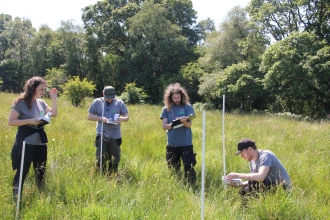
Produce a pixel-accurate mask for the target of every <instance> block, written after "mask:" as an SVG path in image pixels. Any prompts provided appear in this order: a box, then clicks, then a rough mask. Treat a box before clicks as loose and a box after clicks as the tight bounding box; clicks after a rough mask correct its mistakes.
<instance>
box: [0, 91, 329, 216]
mask: <svg viewBox="0 0 330 220" xmlns="http://www.w3.org/2000/svg"><path fill="white" fill-rule="evenodd" d="M16 96H17V95H13V94H1V96H0V108H1V109H7V111H1V112H0V142H1V143H2V146H1V149H2V150H1V152H0V160H1V162H2V165H1V166H0V176H1V179H0V182H1V184H0V207H1V209H0V216H1V218H2V219H14V218H15V210H16V204H15V203H13V201H12V179H13V176H14V172H13V171H12V167H11V159H10V152H11V148H12V145H13V142H14V139H15V135H16V131H17V127H11V126H8V125H7V123H8V122H7V117H8V112H9V106H11V103H12V100H13V99H14V98H15V97H16ZM45 101H46V102H47V103H49V104H50V103H51V100H50V99H45ZM92 101H93V99H92V98H90V99H88V103H90V102H92ZM58 106H59V114H58V116H57V117H55V118H52V120H51V123H50V124H49V125H47V126H46V127H45V130H46V133H47V135H48V140H49V143H48V161H47V172H46V188H45V190H43V191H38V189H37V187H36V186H35V182H34V175H33V174H34V172H33V168H32V166H31V170H30V172H29V175H28V177H27V179H26V181H25V183H24V188H23V197H22V203H21V205H20V216H19V217H20V219H118V220H119V219H155V220H156V219H192V220H194V219H200V216H201V193H200V192H193V191H191V190H189V189H188V188H186V186H185V185H184V183H183V181H181V180H178V178H177V177H176V175H174V174H173V173H172V172H170V170H168V168H167V163H166V159H165V146H166V138H165V131H163V130H162V127H161V121H160V120H159V114H160V112H161V109H162V106H155V105H128V106H127V107H128V109H129V116H130V118H131V120H130V121H128V122H125V123H122V124H121V128H122V135H123V144H122V146H121V149H122V152H121V156H122V158H121V162H120V164H119V173H118V175H117V176H114V175H112V176H107V177H105V176H100V175H99V173H97V172H96V170H95V168H94V159H95V147H94V146H93V142H94V140H95V122H91V121H88V120H87V119H86V111H87V108H88V106H86V105H85V106H84V108H75V107H74V106H72V105H71V103H70V102H69V101H66V100H65V99H62V97H60V98H59V99H58ZM196 114H197V117H196V118H195V119H194V121H193V126H192V132H193V143H194V150H195V151H196V153H197V165H196V171H197V177H198V178H197V183H198V184H199V186H201V185H200V184H201V174H202V112H201V111H198V110H196ZM144 115H147V116H148V120H146V118H145V117H143V116H144ZM222 119H223V118H222V112H221V111H207V112H206V124H205V128H206V133H205V134H206V138H205V161H204V162H205V171H206V172H205V186H204V187H205V188H204V189H205V193H204V196H205V197H204V215H205V219H220V220H222V219H224V220H226V219H249V220H250V219H251V220H254V219H320V220H323V219H324V220H326V219H329V218H330V214H329V213H330V208H329V198H330V185H329V184H325V182H327V181H328V180H329V178H330V170H329V160H330V155H329V153H328V151H329V149H328V143H329V139H330V133H329V129H330V123H329V122H320V123H316V122H313V123H311V122H305V121H296V120H287V119H284V118H281V117H274V116H260V115H258V116H254V115H234V114H227V113H226V115H225V128H224V129H225V130H224V131H225V137H222V136H221V131H222V127H221V121H222ZM242 137H250V138H252V139H254V140H255V141H256V142H257V146H258V148H260V149H269V150H271V151H273V152H274V153H275V154H276V155H277V156H278V158H279V159H280V160H281V162H282V163H283V165H284V166H285V167H286V168H287V170H288V172H289V174H290V177H291V180H292V183H293V186H294V189H293V192H292V193H291V194H289V195H287V194H284V193H283V190H282V189H280V190H279V191H278V192H277V193H276V194H267V195H266V196H264V197H260V198H252V199H251V200H250V201H249V203H248V205H249V206H248V209H245V210H243V209H242V208H241V205H240V201H241V198H240V196H239V194H238V189H235V188H229V187H227V188H224V187H223V185H222V183H221V176H222V174H223V169H224V164H225V165H226V173H229V172H242V173H243V172H249V167H248V163H247V162H246V161H245V160H244V159H242V158H241V157H239V156H235V155H234V153H235V152H236V150H237V141H238V140H240V139H241V138H242ZM223 141H224V144H225V149H226V151H225V155H223V151H222V143H223ZM223 156H225V158H226V160H225V161H224V160H223ZM311 164H312V166H311ZM200 189H201V188H200Z"/></svg>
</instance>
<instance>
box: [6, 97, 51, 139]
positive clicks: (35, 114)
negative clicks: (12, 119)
mask: <svg viewBox="0 0 330 220" xmlns="http://www.w3.org/2000/svg"><path fill="white" fill-rule="evenodd" d="M47 107H48V105H47V104H46V102H45V101H44V100H42V99H36V101H35V102H32V105H31V109H28V106H27V104H26V103H25V101H24V100H21V101H19V102H18V103H16V104H14V105H13V106H12V108H13V109H15V110H16V111H17V112H18V114H19V116H18V119H20V120H24V119H30V118H39V117H40V115H41V114H43V115H45V112H46V109H47ZM31 127H34V126H31ZM24 141H25V142H26V144H31V145H40V144H44V143H42V142H41V139H40V134H39V132H36V133H34V134H33V135H31V136H28V137H27V138H25V140H24Z"/></svg>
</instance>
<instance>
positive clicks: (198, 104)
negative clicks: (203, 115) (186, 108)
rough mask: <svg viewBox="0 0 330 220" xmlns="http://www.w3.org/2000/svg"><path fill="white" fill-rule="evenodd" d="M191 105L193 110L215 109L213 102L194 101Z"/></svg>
mask: <svg viewBox="0 0 330 220" xmlns="http://www.w3.org/2000/svg"><path fill="white" fill-rule="evenodd" d="M193 107H194V109H195V110H199V111H202V110H215V109H216V107H215V105H214V104H213V103H210V102H207V103H202V102H196V103H195V104H193Z"/></svg>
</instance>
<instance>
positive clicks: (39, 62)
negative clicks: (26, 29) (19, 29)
mask: <svg viewBox="0 0 330 220" xmlns="http://www.w3.org/2000/svg"><path fill="white" fill-rule="evenodd" d="M54 38H55V33H54V31H53V30H52V29H50V28H49V27H48V26H45V25H43V26H41V27H40V29H39V32H37V33H36V34H35V36H34V38H33V39H31V49H30V57H31V71H32V72H33V74H34V75H36V76H45V75H46V70H47V69H49V68H51V63H50V62H49V61H50V56H49V53H48V52H49V50H48V48H49V47H50V45H51V43H52V41H53V40H54Z"/></svg>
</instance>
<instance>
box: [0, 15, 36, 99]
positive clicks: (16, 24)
mask: <svg viewBox="0 0 330 220" xmlns="http://www.w3.org/2000/svg"><path fill="white" fill-rule="evenodd" d="M34 35H35V29H34V28H33V27H32V24H31V21H30V20H28V19H26V20H25V19H20V18H15V19H14V20H12V21H7V22H4V24H3V31H2V33H1V37H3V38H5V39H6V41H7V43H8V47H7V49H6V51H5V54H4V57H3V61H2V62H1V63H0V70H1V71H0V77H1V78H2V80H3V87H2V89H3V90H5V91H8V92H14V93H19V92H21V88H23V85H24V83H25V80H26V79H28V78H30V77H31V76H32V75H33V73H32V72H31V65H30V63H31V57H30V48H31V39H33V37H34Z"/></svg>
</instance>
